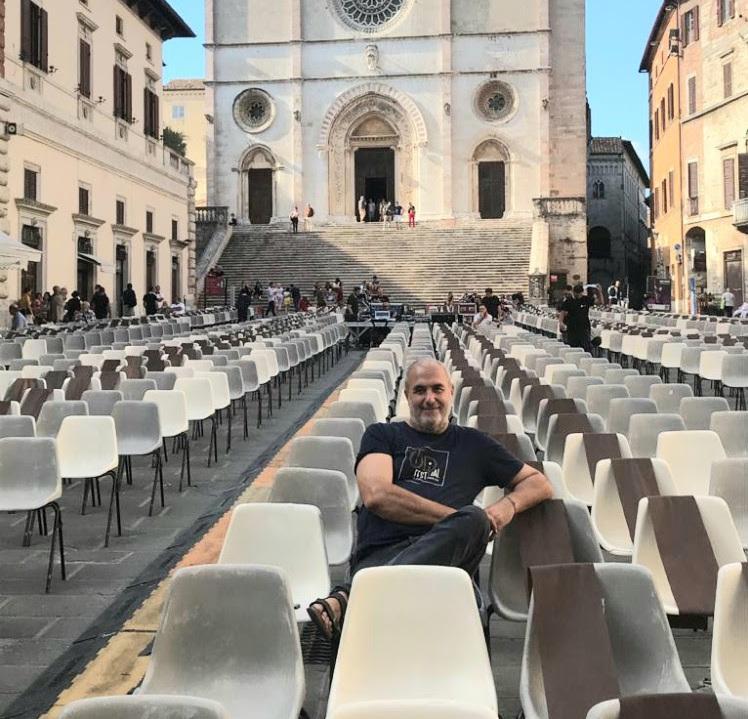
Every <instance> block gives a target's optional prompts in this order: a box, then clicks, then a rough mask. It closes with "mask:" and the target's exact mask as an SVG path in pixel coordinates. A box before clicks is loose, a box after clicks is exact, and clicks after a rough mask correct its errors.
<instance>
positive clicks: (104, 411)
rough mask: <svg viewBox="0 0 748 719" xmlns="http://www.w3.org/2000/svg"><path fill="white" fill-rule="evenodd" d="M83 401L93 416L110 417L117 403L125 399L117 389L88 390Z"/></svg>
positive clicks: (82, 397)
mask: <svg viewBox="0 0 748 719" xmlns="http://www.w3.org/2000/svg"><path fill="white" fill-rule="evenodd" d="M81 399H82V400H83V401H84V402H85V403H86V404H87V405H88V414H89V415H91V416H99V417H109V416H110V415H111V414H112V409H114V405H115V404H117V402H121V401H122V400H123V399H124V395H123V394H122V392H121V391H120V390H117V389H87V390H86V391H85V392H84V393H83V394H82V395H81Z"/></svg>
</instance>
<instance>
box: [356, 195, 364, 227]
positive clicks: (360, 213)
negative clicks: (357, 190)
mask: <svg viewBox="0 0 748 719" xmlns="http://www.w3.org/2000/svg"><path fill="white" fill-rule="evenodd" d="M356 222H366V200H365V199H364V196H363V195H361V197H359V198H358V204H357V205H356Z"/></svg>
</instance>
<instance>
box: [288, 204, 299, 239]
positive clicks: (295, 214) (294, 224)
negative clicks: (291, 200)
mask: <svg viewBox="0 0 748 719" xmlns="http://www.w3.org/2000/svg"><path fill="white" fill-rule="evenodd" d="M289 219H290V220H291V232H293V234H294V235H295V234H297V233H298V231H299V208H298V207H295V206H294V208H293V209H292V210H291V214H290V215H289Z"/></svg>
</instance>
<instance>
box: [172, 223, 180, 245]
mask: <svg viewBox="0 0 748 719" xmlns="http://www.w3.org/2000/svg"><path fill="white" fill-rule="evenodd" d="M171 239H172V240H173V241H174V242H176V241H177V240H179V220H172V221H171Z"/></svg>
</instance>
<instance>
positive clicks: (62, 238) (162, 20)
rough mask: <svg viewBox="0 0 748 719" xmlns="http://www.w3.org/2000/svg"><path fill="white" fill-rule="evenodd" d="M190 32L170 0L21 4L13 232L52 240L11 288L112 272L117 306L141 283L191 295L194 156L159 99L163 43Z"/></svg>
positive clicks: (14, 66) (12, 274) (35, 241)
mask: <svg viewBox="0 0 748 719" xmlns="http://www.w3.org/2000/svg"><path fill="white" fill-rule="evenodd" d="M189 36H192V31H191V30H190V29H189V28H188V27H187V26H186V25H185V23H184V22H183V21H182V19H181V18H180V17H179V16H178V15H177V14H176V13H175V12H174V11H173V10H172V9H171V7H170V6H169V5H168V3H167V2H165V1H164V0H133V1H131V2H121V1H114V0H112V1H110V2H105V3H103V2H92V1H89V0H17V1H15V2H12V3H9V4H7V6H6V23H5V35H4V37H5V50H6V54H5V78H4V79H2V80H0V98H2V96H5V97H7V99H8V106H9V107H8V117H9V118H11V119H12V120H14V121H15V122H17V123H18V134H17V135H15V136H13V137H11V138H10V141H9V142H8V145H7V147H8V154H7V158H8V190H9V206H8V230H9V233H10V235H11V237H12V238H14V239H18V240H21V241H22V242H23V243H24V244H26V245H28V246H31V247H34V248H36V249H38V250H41V251H42V258H41V261H40V262H30V263H29V264H28V266H24V267H22V268H21V269H20V270H11V271H9V272H8V273H7V282H6V284H5V294H7V297H8V298H9V299H10V300H13V299H15V298H17V297H18V296H19V295H20V293H21V291H22V290H23V288H24V287H28V288H29V289H31V290H32V291H39V292H43V291H45V290H51V288H52V286H53V285H59V286H65V287H67V289H68V291H69V292H72V290H74V289H78V290H79V291H80V293H81V295H82V297H84V298H86V297H88V296H90V295H91V294H92V291H93V286H94V285H95V284H101V285H103V286H104V288H105V289H106V291H107V294H108V295H109V297H110V299H111V300H112V311H113V313H114V314H115V315H116V314H117V312H118V311H119V310H120V306H119V305H120V303H119V298H120V297H121V292H122V289H123V287H124V286H125V284H126V283H127V282H132V283H133V284H134V286H135V289H136V291H137V292H138V294H139V296H142V294H144V293H145V291H146V289H147V286H148V285H156V284H158V285H160V287H161V291H162V293H163V295H164V296H165V297H166V298H168V299H171V297H172V295H176V296H179V297H182V296H185V295H189V294H190V283H191V281H190V265H193V266H194V250H193V247H194V189H195V188H194V181H193V179H192V165H191V163H190V162H189V161H188V160H186V159H185V158H182V157H180V156H178V155H177V154H176V153H173V152H170V151H169V150H168V148H165V147H164V145H163V143H162V142H161V138H160V134H161V127H162V120H161V117H160V115H161V113H160V110H159V108H160V105H161V104H162V99H161V98H162V87H161V72H162V45H163V42H165V41H166V40H168V39H169V38H171V37H189ZM0 157H2V146H1V145H0ZM0 181H1V175H0Z"/></svg>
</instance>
